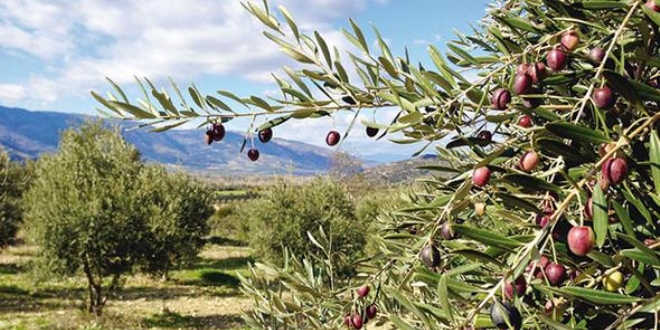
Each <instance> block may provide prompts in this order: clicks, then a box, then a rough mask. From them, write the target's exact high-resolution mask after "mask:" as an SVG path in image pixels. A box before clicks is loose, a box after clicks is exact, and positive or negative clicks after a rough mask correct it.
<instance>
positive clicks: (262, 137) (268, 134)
mask: <svg viewBox="0 0 660 330" xmlns="http://www.w3.org/2000/svg"><path fill="white" fill-rule="evenodd" d="M272 138H273V130H272V129H270V128H266V129H264V130H261V131H259V141H261V143H268V141H270V139H272Z"/></svg>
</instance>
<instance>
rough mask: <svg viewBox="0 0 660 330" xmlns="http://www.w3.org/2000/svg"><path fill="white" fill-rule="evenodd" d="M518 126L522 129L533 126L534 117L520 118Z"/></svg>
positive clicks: (524, 116)
mask: <svg viewBox="0 0 660 330" xmlns="http://www.w3.org/2000/svg"><path fill="white" fill-rule="evenodd" d="M518 125H519V126H520V127H525V128H527V127H530V126H532V116H530V115H522V116H520V118H519V119H518Z"/></svg>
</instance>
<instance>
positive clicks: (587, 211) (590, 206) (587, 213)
mask: <svg viewBox="0 0 660 330" xmlns="http://www.w3.org/2000/svg"><path fill="white" fill-rule="evenodd" d="M584 217H585V218H587V220H591V219H593V218H594V199H593V198H591V197H589V198H588V199H587V202H586V203H585V204H584Z"/></svg>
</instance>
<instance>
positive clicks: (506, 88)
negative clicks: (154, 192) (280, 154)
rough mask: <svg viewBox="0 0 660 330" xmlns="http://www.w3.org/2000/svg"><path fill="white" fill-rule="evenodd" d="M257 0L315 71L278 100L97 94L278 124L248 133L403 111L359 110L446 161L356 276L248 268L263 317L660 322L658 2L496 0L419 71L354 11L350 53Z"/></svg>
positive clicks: (184, 113) (502, 324)
mask: <svg viewBox="0 0 660 330" xmlns="http://www.w3.org/2000/svg"><path fill="white" fill-rule="evenodd" d="M244 6H245V8H246V9H247V10H248V11H249V12H250V13H252V14H253V16H255V17H256V18H257V19H258V20H260V21H261V22H262V23H263V24H264V27H265V29H266V31H265V32H264V35H265V36H266V37H267V38H269V39H270V40H272V41H273V42H275V43H276V44H277V45H279V46H280V47H281V48H282V50H283V51H284V52H285V53H286V54H287V55H289V56H290V57H292V58H293V59H294V60H296V61H298V62H299V63H300V66H299V67H298V68H297V69H290V68H286V69H285V70H284V76H276V79H275V80H276V83H277V84H278V85H279V87H280V90H281V93H282V95H281V97H272V98H269V99H267V100H266V99H264V98H261V97H259V96H249V97H239V96H236V95H235V94H232V93H230V92H228V91H225V90H220V91H219V94H218V95H202V94H201V93H200V92H199V91H198V90H197V89H196V88H195V87H194V85H193V86H191V87H190V88H189V89H188V92H189V94H190V100H191V101H190V102H188V101H186V100H180V101H177V102H176V103H175V102H174V101H173V100H172V99H171V98H170V97H169V96H168V94H166V93H164V92H162V91H160V90H157V89H155V88H153V86H150V89H151V94H152V95H154V96H155V99H151V100H141V102H133V101H130V100H129V99H128V98H125V97H117V96H116V95H115V96H112V97H110V98H108V99H105V98H102V97H101V96H99V95H98V94H97V93H93V96H94V97H95V98H96V99H97V100H98V101H99V102H100V103H101V104H103V105H104V106H105V107H106V109H105V110H104V111H106V112H107V113H109V114H110V115H113V116H119V117H122V118H131V119H138V120H141V121H145V122H147V123H150V124H154V125H160V124H158V123H159V122H161V121H163V120H164V121H165V122H166V125H177V124H180V123H182V122H186V121H189V120H192V119H196V118H203V119H204V120H206V121H208V122H209V123H216V124H217V125H220V123H221V122H224V123H227V122H228V121H229V120H231V119H232V118H235V117H238V116H251V117H267V118H269V119H270V120H268V121H267V122H266V123H265V124H263V125H261V126H259V127H257V128H256V130H255V131H254V132H252V131H250V132H249V134H248V136H246V138H249V135H250V134H253V133H258V132H259V131H261V130H265V129H269V130H271V131H272V132H273V134H275V135H276V134H277V130H278V129H282V130H285V129H286V124H285V123H286V122H287V121H289V120H311V118H313V117H319V116H336V115H342V114H352V115H353V116H355V117H356V118H357V114H358V113H360V112H364V111H372V110H371V109H374V110H373V111H379V110H380V109H391V108H395V109H398V110H399V111H398V115H397V116H396V117H395V118H394V119H393V120H392V121H391V122H375V121H370V120H365V121H363V122H362V124H363V125H364V126H366V127H367V128H368V129H369V130H370V132H369V135H374V134H373V133H374V131H375V130H376V129H378V130H379V132H378V134H375V137H378V138H380V137H383V136H389V137H390V139H391V140H392V142H393V143H413V142H421V143H422V144H423V145H424V146H429V145H433V146H435V147H436V150H437V153H438V156H439V157H440V158H441V160H442V163H440V161H439V164H438V165H433V166H426V169H428V170H432V171H436V172H437V173H438V174H441V175H438V176H437V179H433V180H426V181H425V187H423V188H422V189H420V190H417V191H415V192H414V193H412V194H410V195H406V196H405V197H406V199H407V200H408V201H409V202H410V203H411V204H412V205H410V206H406V207H405V208H403V209H401V210H398V211H396V212H392V213H389V214H385V215H383V216H382V217H381V221H380V224H381V225H380V228H379V230H377V231H374V234H373V239H374V240H375V241H377V242H378V246H379V249H380V252H379V253H378V254H376V255H374V256H372V257H371V258H369V259H365V260H363V261H362V262H361V263H360V266H361V267H362V269H364V273H363V274H360V276H359V277H357V278H355V279H352V280H350V281H345V282H340V283H336V282H335V283H331V282H329V280H328V279H329V276H328V274H329V273H330V272H329V271H328V268H329V267H331V265H332V263H331V261H330V259H329V258H328V259H327V260H325V261H319V260H316V261H310V260H303V261H300V260H297V259H292V260H291V262H290V263H288V264H286V265H285V266H284V267H273V266H268V265H264V264H256V265H255V267H254V269H253V270H252V276H250V277H249V278H244V279H243V280H242V284H243V288H244V290H245V292H246V293H248V294H249V295H250V296H252V297H254V298H255V305H254V307H253V309H252V311H250V312H248V313H247V314H246V319H247V320H248V322H249V324H250V325H252V326H255V327H263V328H268V329H274V328H287V327H288V328H318V329H321V328H337V327H339V326H340V325H341V324H346V326H348V327H352V328H357V329H359V328H362V326H363V324H364V322H366V321H368V320H370V319H371V321H370V322H376V323H383V322H389V323H390V324H392V325H394V326H396V327H398V328H402V329H417V328H425V329H472V328H485V327H498V328H513V329H521V328H528V329H532V328H533V329H537V328H553V329H603V328H605V329H650V328H653V327H654V326H655V327H657V323H658V314H659V313H660V312H659V310H660V296H659V289H658V285H659V284H660V280H658V275H659V274H660V254H659V253H658V249H659V248H660V241H658V236H659V233H660V229H659V228H658V224H657V221H656V219H657V218H658V216H660V196H659V195H658V191H660V138H659V137H658V132H657V130H658V121H659V120H660V107H659V105H658V102H659V101H660V90H658V88H657V87H659V86H660V83H659V80H658V78H659V77H660V71H659V69H658V67H660V64H659V63H660V58H659V57H658V56H657V54H658V47H659V46H660V37H659V32H660V31H659V29H658V25H659V24H660V14H659V13H658V12H659V11H660V2H657V1H655V0H648V1H641V0H620V1H586V0H570V1H558V0H505V1H497V2H495V3H493V5H492V6H490V7H489V10H488V15H487V17H485V18H484V19H483V20H482V21H481V22H480V24H479V26H478V27H476V28H475V29H474V31H473V32H472V33H470V34H469V35H463V34H457V37H456V39H455V40H453V41H451V42H449V43H448V44H447V50H446V52H444V53H442V52H441V51H440V50H439V49H438V48H436V47H435V46H430V47H429V59H428V61H425V62H424V63H426V64H423V65H422V64H419V63H416V62H413V61H412V60H411V59H410V58H409V57H408V56H395V55H394V54H393V52H392V51H391V49H390V48H389V46H388V44H387V43H386V42H385V41H384V40H383V38H382V37H381V36H380V35H379V34H378V31H377V30H374V32H373V33H372V34H367V33H365V31H363V30H362V29H360V27H359V25H358V24H357V23H355V22H353V21H350V27H348V28H347V29H344V30H342V32H343V34H344V36H345V37H346V39H347V40H348V41H350V42H351V43H352V44H353V46H354V49H350V50H346V51H340V50H339V49H336V48H332V49H330V48H329V47H328V45H327V43H326V42H325V39H324V38H323V36H322V35H321V34H320V33H318V32H316V31H305V30H301V29H300V28H299V27H298V26H297V25H296V24H295V20H294V19H293V17H292V16H291V15H290V14H289V13H288V12H287V11H286V9H284V8H280V9H279V10H273V9H272V8H269V6H268V4H267V2H264V3H263V6H261V5H259V4H255V3H254V2H244ZM372 36H373V38H375V39H376V40H377V46H376V47H374V46H373V43H372V42H369V41H368V38H371V37H372ZM348 70H351V71H352V73H353V74H349V72H348ZM172 88H173V89H174V90H175V91H174V93H176V94H178V95H179V96H182V93H180V91H178V89H177V88H176V86H172ZM121 95H123V94H121ZM145 95H147V97H149V96H148V95H149V93H145ZM226 101H231V102H232V103H229V102H226ZM234 103H238V104H241V105H242V106H245V107H247V109H246V108H245V107H233V106H230V105H229V104H232V105H233V104H234ZM175 104H176V105H175ZM178 104H181V105H180V106H179V105H178ZM146 105H150V106H146ZM154 108H156V109H157V110H156V109H154ZM161 127H162V128H161V129H167V128H168V127H169V126H161ZM355 127H356V126H355V125H351V129H354V128H355ZM351 129H349V132H346V133H350V130H351ZM202 136H203V134H201V133H200V139H202ZM340 137H341V136H340V134H339V133H338V132H329V135H328V139H327V142H328V144H329V145H335V144H336V143H337V142H338V140H339V138H340ZM344 138H346V134H345V135H344ZM347 138H349V139H350V134H349V135H348V136H347ZM421 152H422V150H420V152H419V153H421ZM419 153H418V154H419ZM319 236H323V235H319ZM313 242H314V244H315V245H317V246H319V248H327V245H326V243H327V241H326V240H324V239H321V238H319V239H315V240H313ZM358 288H359V290H356V289H358ZM368 288H375V290H369V289H368ZM374 318H375V319H376V320H373V319H374Z"/></svg>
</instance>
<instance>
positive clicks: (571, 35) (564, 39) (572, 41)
mask: <svg viewBox="0 0 660 330" xmlns="http://www.w3.org/2000/svg"><path fill="white" fill-rule="evenodd" d="M579 42H580V36H579V35H578V34H577V32H575V31H567V32H564V34H562V36H561V40H560V41H559V43H560V44H561V46H562V47H563V48H564V49H565V50H567V51H569V52H570V51H572V50H573V49H575V47H577V45H578V43H579Z"/></svg>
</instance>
